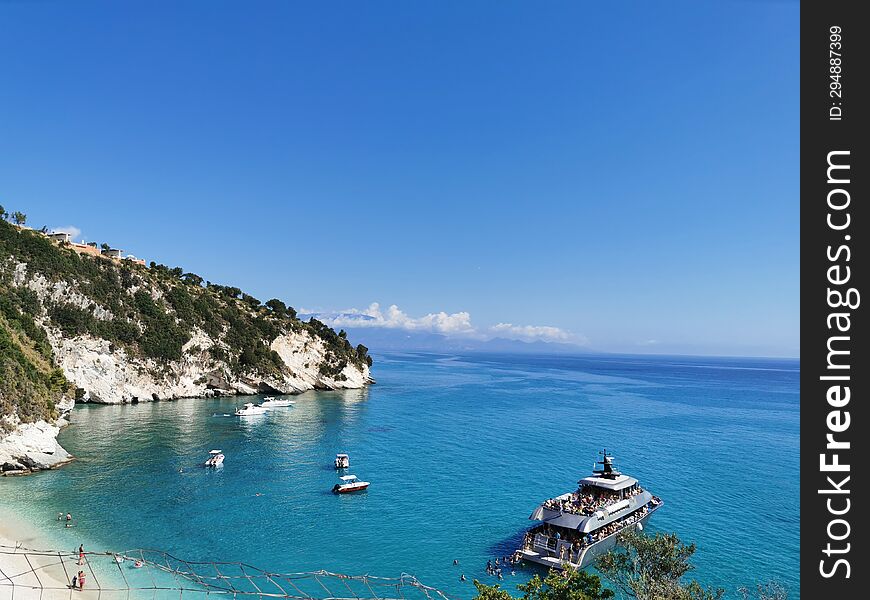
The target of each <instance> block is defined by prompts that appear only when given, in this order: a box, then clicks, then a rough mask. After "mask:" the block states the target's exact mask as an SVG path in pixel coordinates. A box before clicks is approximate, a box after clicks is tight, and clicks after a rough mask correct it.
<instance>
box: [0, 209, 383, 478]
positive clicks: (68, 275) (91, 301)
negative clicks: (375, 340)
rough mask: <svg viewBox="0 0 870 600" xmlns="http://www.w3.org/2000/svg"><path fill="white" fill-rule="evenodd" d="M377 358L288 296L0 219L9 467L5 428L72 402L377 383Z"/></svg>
mask: <svg viewBox="0 0 870 600" xmlns="http://www.w3.org/2000/svg"><path fill="white" fill-rule="evenodd" d="M370 366H371V358H370V357H369V356H368V351H367V349H366V348H365V347H364V346H362V345H359V346H356V347H354V346H352V345H351V343H350V342H349V341H348V340H347V336H346V334H345V333H344V332H343V331H342V332H339V333H336V332H335V331H334V330H332V329H330V328H329V327H327V326H325V325H323V324H322V323H320V322H319V321H317V320H316V319H310V320H309V321H308V322H303V321H301V320H300V319H299V318H297V316H296V311H295V310H294V309H293V308H291V307H288V306H287V305H286V304H285V303H284V302H282V301H281V300H278V299H272V300H269V301H268V302H266V303H265V304H263V303H261V302H260V301H259V300H257V299H256V298H253V297H252V296H250V295H247V294H245V293H243V292H242V291H241V290H239V289H238V288H234V287H230V286H223V285H217V284H213V283H210V282H205V281H203V279H202V278H201V277H199V276H198V275H196V274H194V273H188V272H184V271H183V270H182V269H180V268H168V267H166V266H164V265H158V264H154V263H151V266H150V267H146V266H144V265H141V264H136V263H134V262H132V261H127V260H118V259H113V258H107V257H103V256H86V255H82V254H79V253H76V252H74V251H73V250H72V248H70V247H69V244H64V243H57V242H55V241H52V240H50V239H49V238H47V237H46V236H45V235H42V234H41V233H39V232H36V231H33V230H30V229H27V228H22V227H18V226H16V225H13V224H11V223H8V222H6V221H5V220H3V219H0V466H2V464H3V463H2V458H3V451H2V444H3V441H2V438H3V436H4V435H6V436H7V437H8V435H7V434H9V432H12V431H14V430H16V429H18V430H21V428H22V427H23V426H24V425H25V424H37V423H48V424H52V426H53V425H54V424H55V423H56V421H57V419H59V418H60V417H62V413H63V412H64V410H68V407H65V405H64V402H63V401H64V399H67V400H69V399H71V398H75V399H76V400H78V401H93V402H105V403H121V402H139V401H150V400H162V399H173V398H180V397H199V396H213V395H227V394H249V393H256V392H278V393H297V392H302V391H305V390H309V389H340V388H355V387H362V386H364V385H366V384H367V383H369V382H370V381H371V380H370V377H369V367H370ZM19 433H20V431H19ZM7 442H8V440H7Z"/></svg>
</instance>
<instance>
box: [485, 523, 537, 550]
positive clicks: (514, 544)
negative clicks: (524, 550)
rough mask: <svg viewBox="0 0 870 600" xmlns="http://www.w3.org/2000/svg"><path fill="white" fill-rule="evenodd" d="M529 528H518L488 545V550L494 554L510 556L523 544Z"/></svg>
mask: <svg viewBox="0 0 870 600" xmlns="http://www.w3.org/2000/svg"><path fill="white" fill-rule="evenodd" d="M526 531H528V528H523V529H519V530H517V531H516V532H515V533H513V534H511V535H510V536H508V537H506V538H502V539H501V540H498V541H496V542H493V543H492V544H490V545H489V546H488V547H487V551H488V552H489V553H490V554H492V555H493V556H510V555H512V554H513V553H514V552H516V550H517V548H519V547H521V546H522V545H523V538H524V537H525V535H526Z"/></svg>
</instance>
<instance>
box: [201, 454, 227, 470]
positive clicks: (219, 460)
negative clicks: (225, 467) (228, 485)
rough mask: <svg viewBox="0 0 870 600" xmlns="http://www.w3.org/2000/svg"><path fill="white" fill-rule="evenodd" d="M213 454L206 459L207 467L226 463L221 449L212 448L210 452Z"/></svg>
mask: <svg viewBox="0 0 870 600" xmlns="http://www.w3.org/2000/svg"><path fill="white" fill-rule="evenodd" d="M209 454H210V455H211V456H209V457H208V459H207V460H206V461H205V463H204V464H205V466H206V467H219V466H221V465H222V464H224V453H223V452H221V451H220V450H212V451H211V452H209Z"/></svg>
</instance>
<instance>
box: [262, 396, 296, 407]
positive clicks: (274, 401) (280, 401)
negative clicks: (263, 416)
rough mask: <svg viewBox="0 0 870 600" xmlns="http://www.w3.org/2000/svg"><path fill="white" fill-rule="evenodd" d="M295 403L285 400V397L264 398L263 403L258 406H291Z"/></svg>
mask: <svg viewBox="0 0 870 600" xmlns="http://www.w3.org/2000/svg"><path fill="white" fill-rule="evenodd" d="M294 404H296V403H295V402H293V400H287V399H286V398H271V397H268V398H264V399H263V403H262V404H261V405H260V406H263V407H266V408H273V407H276V406H293V405H294Z"/></svg>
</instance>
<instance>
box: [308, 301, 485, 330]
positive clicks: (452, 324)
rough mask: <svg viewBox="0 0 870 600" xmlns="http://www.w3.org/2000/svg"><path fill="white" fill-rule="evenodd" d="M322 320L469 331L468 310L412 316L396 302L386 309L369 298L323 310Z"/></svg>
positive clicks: (339, 323) (350, 324)
mask: <svg viewBox="0 0 870 600" xmlns="http://www.w3.org/2000/svg"><path fill="white" fill-rule="evenodd" d="M318 318H320V320H321V321H323V322H324V323H326V324H328V325H331V326H333V327H388V328H392V329H406V330H408V331H427V332H431V333H444V334H472V333H474V332H475V330H474V327H473V326H472V325H471V315H470V314H468V313H467V312H458V313H453V314H447V313H446V312H444V311H442V312H437V313H429V314H428V315H424V316H422V317H417V318H415V317H411V316H409V315H408V314H407V313H405V312H404V311H403V310H402V309H400V308H399V307H398V306H396V305H395V304H392V305H390V306H389V308H387V309H386V311H384V310H381V306H380V304H378V303H377V302H372V303H371V304H370V305H369V306H368V308H366V309H363V310H359V309H356V308H351V309H348V310H343V311H340V312H338V313H332V314H322V315H321V316H320V317H318Z"/></svg>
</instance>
